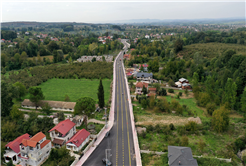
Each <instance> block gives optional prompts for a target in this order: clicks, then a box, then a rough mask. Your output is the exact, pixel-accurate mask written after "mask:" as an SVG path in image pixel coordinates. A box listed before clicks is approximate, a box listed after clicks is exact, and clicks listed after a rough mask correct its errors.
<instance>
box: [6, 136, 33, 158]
mask: <svg viewBox="0 0 246 166" xmlns="http://www.w3.org/2000/svg"><path fill="white" fill-rule="evenodd" d="M29 136H30V135H29V134H27V133H26V134H24V135H21V136H19V137H17V138H16V139H15V140H14V141H11V142H9V143H8V144H7V145H5V147H9V148H10V149H12V150H13V151H15V152H16V153H19V152H20V147H19V146H20V144H21V142H22V140H23V139H27V140H29V139H30V137H29Z"/></svg>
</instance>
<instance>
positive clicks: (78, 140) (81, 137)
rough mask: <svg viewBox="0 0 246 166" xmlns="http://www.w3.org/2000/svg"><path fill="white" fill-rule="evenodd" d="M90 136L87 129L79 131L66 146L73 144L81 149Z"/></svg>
mask: <svg viewBox="0 0 246 166" xmlns="http://www.w3.org/2000/svg"><path fill="white" fill-rule="evenodd" d="M89 135H90V133H89V132H88V131H86V130H85V129H82V130H79V131H78V132H77V133H76V134H75V135H74V136H73V137H72V138H71V139H70V140H68V141H67V143H66V144H68V143H72V144H74V145H76V146H77V147H79V146H80V145H81V144H82V143H83V142H84V141H85V139H86V138H87V137H88V136H89Z"/></svg>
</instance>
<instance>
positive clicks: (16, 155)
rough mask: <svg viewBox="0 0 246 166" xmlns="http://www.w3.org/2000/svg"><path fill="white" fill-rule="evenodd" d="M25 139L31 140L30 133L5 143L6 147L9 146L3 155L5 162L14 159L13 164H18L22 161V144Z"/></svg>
mask: <svg viewBox="0 0 246 166" xmlns="http://www.w3.org/2000/svg"><path fill="white" fill-rule="evenodd" d="M23 139H27V140H29V139H30V135H29V134H27V133H26V134H24V135H21V136H19V137H18V138H16V139H15V140H14V141H11V142H9V143H8V144H7V145H5V147H6V148H7V149H6V150H5V154H4V155H3V156H4V160H5V163H8V162H10V160H12V163H13V164H17V163H19V162H20V161H21V158H20V144H21V142H22V140H23Z"/></svg>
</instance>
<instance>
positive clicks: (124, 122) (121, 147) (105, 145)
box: [83, 42, 136, 166]
mask: <svg viewBox="0 0 246 166" xmlns="http://www.w3.org/2000/svg"><path fill="white" fill-rule="evenodd" d="M123 44H124V42H123ZM123 53H124V51H121V55H120V57H119V58H118V59H117V61H116V92H115V109H114V110H115V115H114V116H115V117H114V125H113V127H112V129H111V131H110V136H109V137H107V138H104V139H103V140H102V142H101V143H100V144H99V145H98V147H97V148H96V149H95V150H94V152H93V153H92V154H91V155H90V157H89V158H88V159H87V161H86V162H85V163H84V164H83V165H84V166H103V165H104V164H103V162H102V159H103V158H106V149H110V150H107V157H108V159H109V160H110V161H111V162H112V165H114V166H115V165H118V166H135V165H136V160H135V150H134V144H133V136H132V128H131V121H130V113H129V104H128V97H127V91H126V83H125V80H124V73H123V69H122V65H123V63H122V62H123ZM120 59H121V61H120ZM129 99H130V98H129Z"/></svg>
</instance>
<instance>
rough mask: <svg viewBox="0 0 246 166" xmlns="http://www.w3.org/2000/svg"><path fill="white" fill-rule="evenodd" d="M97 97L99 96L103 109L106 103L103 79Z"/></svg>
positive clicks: (100, 105) (99, 102)
mask: <svg viewBox="0 0 246 166" xmlns="http://www.w3.org/2000/svg"><path fill="white" fill-rule="evenodd" d="M97 96H98V104H99V107H100V108H103V107H104V105H105V103H104V90H103V84H102V79H100V83H99V87H98V93H97Z"/></svg>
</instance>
